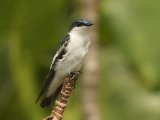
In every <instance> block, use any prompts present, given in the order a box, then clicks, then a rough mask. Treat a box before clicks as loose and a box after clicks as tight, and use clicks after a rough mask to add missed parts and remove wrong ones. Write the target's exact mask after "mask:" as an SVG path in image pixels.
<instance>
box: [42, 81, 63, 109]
mask: <svg viewBox="0 0 160 120" xmlns="http://www.w3.org/2000/svg"><path fill="white" fill-rule="evenodd" d="M62 85H63V84H61V85H60V86H59V87H58V88H57V90H56V91H55V92H54V93H53V94H52V95H51V96H49V97H45V98H44V99H43V100H42V102H41V104H40V106H41V107H42V108H44V107H48V106H49V105H50V104H51V102H52V100H55V99H56V98H57V96H58V95H59V93H60V92H61V89H62Z"/></svg>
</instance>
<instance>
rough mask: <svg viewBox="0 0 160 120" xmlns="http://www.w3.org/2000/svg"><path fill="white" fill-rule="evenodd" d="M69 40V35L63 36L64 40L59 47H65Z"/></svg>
mask: <svg viewBox="0 0 160 120" xmlns="http://www.w3.org/2000/svg"><path fill="white" fill-rule="evenodd" d="M69 38H70V35H69V34H67V35H65V36H64V38H63V39H62V40H61V41H60V47H61V46H63V45H64V46H65V47H66V45H67V44H65V43H68V40H69Z"/></svg>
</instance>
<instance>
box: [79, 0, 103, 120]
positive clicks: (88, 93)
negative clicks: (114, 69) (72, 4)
mask: <svg viewBox="0 0 160 120" xmlns="http://www.w3.org/2000/svg"><path fill="white" fill-rule="evenodd" d="M81 5H82V7H81V10H80V11H81V16H82V17H84V18H88V19H89V20H91V21H92V22H93V24H94V25H93V27H92V28H91V35H90V36H91V40H92V45H91V48H90V50H89V55H88V59H87V62H86V65H85V67H84V75H83V76H84V77H83V82H82V107H83V108H82V112H83V115H84V118H83V120H100V111H99V108H98V105H97V98H98V95H97V91H98V86H99V60H98V58H99V55H98V38H99V36H98V32H97V29H98V0H81Z"/></svg>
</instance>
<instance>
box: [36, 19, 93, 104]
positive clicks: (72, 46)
mask: <svg viewBox="0 0 160 120" xmlns="http://www.w3.org/2000/svg"><path fill="white" fill-rule="evenodd" d="M91 25H93V24H92V22H91V21H90V20H88V19H77V20H75V21H73V22H72V24H71V27H70V29H69V32H68V34H66V35H65V37H64V38H63V40H61V42H60V46H59V49H58V51H57V52H56V54H55V56H54V57H53V60H52V63H51V66H50V70H49V73H48V75H47V76H46V78H45V83H44V85H43V87H42V89H41V91H40V93H39V96H38V98H37V101H38V100H39V99H40V97H41V96H44V98H43V100H42V102H41V104H40V105H41V107H46V106H49V105H50V104H51V102H52V100H53V99H55V98H56V97H57V96H58V94H59V93H60V90H61V88H62V84H63V82H64V80H65V77H66V76H67V75H68V74H69V73H72V72H75V71H80V69H81V68H82V65H83V64H84V61H85V58H86V56H87V53H88V50H89V47H90V45H91V40H90V39H89V27H90V26H91Z"/></svg>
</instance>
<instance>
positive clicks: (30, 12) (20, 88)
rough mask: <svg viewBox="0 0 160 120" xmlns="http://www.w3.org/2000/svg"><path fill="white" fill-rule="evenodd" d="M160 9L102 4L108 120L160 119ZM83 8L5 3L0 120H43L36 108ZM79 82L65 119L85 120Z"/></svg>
mask: <svg viewBox="0 0 160 120" xmlns="http://www.w3.org/2000/svg"><path fill="white" fill-rule="evenodd" d="M159 5H160V2H159V1H158V0H157V1H153V0H152V1H151V0H147V1H146V0H101V1H100V3H99V6H98V7H99V11H98V14H99V17H100V18H99V26H100V27H99V28H97V29H98V30H99V34H100V39H99V45H100V47H99V48H100V50H99V51H100V52H99V54H100V74H101V79H100V80H99V91H98V92H99V96H98V102H99V103H98V105H99V108H100V112H101V116H102V120H160V72H159V71H160V39H159V38H160V34H159V31H160V22H159V21H160V15H159V11H160V7H159ZM80 7H83V6H81V5H80V4H79V1H78V0H76V1H73V0H68V1H65V0H64V1H61V0H59V1H58V0H57V1H56V0H45V1H44V0H0V119H1V120H10V119H12V120H14V119H15V120H20V119H23V120H41V119H42V118H44V117H45V116H46V114H47V113H48V111H47V110H50V109H49V108H48V109H41V108H40V107H39V104H35V100H36V97H37V95H38V93H39V90H40V87H41V85H42V83H43V79H44V77H45V75H46V74H47V72H48V68H49V66H50V63H51V60H52V57H53V55H54V53H55V51H56V50H57V45H58V43H59V40H61V39H62V38H63V36H64V35H65V33H66V32H67V30H68V28H69V24H70V22H71V20H72V19H75V18H78V17H81V16H78V14H79V8H80ZM80 82H81V80H79V82H78V83H77V88H76V89H75V90H74V92H73V95H72V97H71V101H70V103H69V106H68V108H67V110H66V111H65V116H64V120H80V119H82V109H81V102H80V93H81V89H83V88H81V87H80V85H79V84H80Z"/></svg>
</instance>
